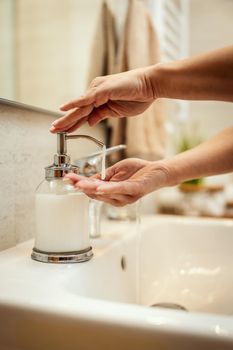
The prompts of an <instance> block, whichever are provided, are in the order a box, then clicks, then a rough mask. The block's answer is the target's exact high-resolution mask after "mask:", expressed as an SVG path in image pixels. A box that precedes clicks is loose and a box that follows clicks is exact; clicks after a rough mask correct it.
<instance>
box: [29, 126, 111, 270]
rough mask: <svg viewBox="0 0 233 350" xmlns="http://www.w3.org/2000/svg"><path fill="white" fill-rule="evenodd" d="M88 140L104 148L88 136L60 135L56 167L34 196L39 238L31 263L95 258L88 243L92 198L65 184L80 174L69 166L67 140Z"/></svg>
mask: <svg viewBox="0 0 233 350" xmlns="http://www.w3.org/2000/svg"><path fill="white" fill-rule="evenodd" d="M76 138H87V139H89V140H92V141H94V142H95V143H96V144H98V145H99V146H100V147H103V146H104V144H103V143H102V142H100V141H98V140H96V139H95V138H93V137H91V136H88V135H68V134H67V133H65V132H62V133H58V134H57V154H55V155H54V163H53V164H52V165H50V166H48V167H46V168H45V180H44V181H43V182H42V183H41V184H40V185H39V186H38V188H37V190H36V194H35V212H36V237H35V245H34V248H33V251H32V254H31V257H32V259H34V260H37V261H41V262H51V263H54V262H55V263H65V262H83V261H87V260H89V259H91V257H92V256H93V252H92V248H91V246H90V240H89V225H88V215H89V212H88V210H89V198H88V197H87V196H86V195H85V194H84V193H82V192H80V191H78V190H77V189H75V188H74V187H73V185H72V184H70V183H67V182H65V181H63V177H64V175H65V174H68V173H71V172H73V173H76V174H78V173H79V167H78V166H77V165H73V164H71V163H70V157H69V155H67V140H68V139H76Z"/></svg>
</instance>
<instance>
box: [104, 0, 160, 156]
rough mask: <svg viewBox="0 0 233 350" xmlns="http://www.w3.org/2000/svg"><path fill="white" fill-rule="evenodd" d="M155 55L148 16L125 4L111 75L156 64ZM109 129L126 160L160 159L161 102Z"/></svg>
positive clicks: (114, 122) (157, 56) (113, 121)
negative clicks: (121, 144) (113, 69)
mask: <svg viewBox="0 0 233 350" xmlns="http://www.w3.org/2000/svg"><path fill="white" fill-rule="evenodd" d="M159 51H160V50H159V41H158V36H157V33H156V31H155V28H154V27H153V22H152V18H151V16H150V14H149V13H148V11H147V10H146V8H145V7H144V5H143V4H142V3H141V2H139V1H138V0H129V6H128V12H127V16H126V20H125V26H124V30H123V33H122V38H120V41H119V50H118V54H117V60H116V69H115V72H123V71H127V70H131V69H135V68H139V67H145V66H149V65H152V64H156V63H158V62H159V61H160V53H159ZM109 125H111V127H112V139H111V145H117V144H119V143H125V144H126V145H127V150H126V152H127V156H128V157H139V158H143V159H147V160H157V159H161V158H162V157H163V156H164V154H165V142H166V135H165V128H164V105H163V102H162V101H161V100H157V101H155V102H154V103H153V104H152V105H151V106H150V107H149V108H148V109H147V110H146V111H145V112H144V113H142V114H141V115H138V116H136V117H130V118H126V119H125V118H124V119H111V120H109ZM116 160H118V159H117V155H116V156H115V158H114V161H116Z"/></svg>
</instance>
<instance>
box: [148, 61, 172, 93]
mask: <svg viewBox="0 0 233 350" xmlns="http://www.w3.org/2000/svg"><path fill="white" fill-rule="evenodd" d="M145 77H146V80H147V84H148V86H149V87H150V89H151V91H152V93H153V99H154V100H156V99H157V98H163V97H167V96H166V95H167V93H166V91H167V86H166V85H167V84H168V81H169V74H168V72H167V66H166V64H165V63H158V64H156V65H154V66H149V67H147V69H146V71H145Z"/></svg>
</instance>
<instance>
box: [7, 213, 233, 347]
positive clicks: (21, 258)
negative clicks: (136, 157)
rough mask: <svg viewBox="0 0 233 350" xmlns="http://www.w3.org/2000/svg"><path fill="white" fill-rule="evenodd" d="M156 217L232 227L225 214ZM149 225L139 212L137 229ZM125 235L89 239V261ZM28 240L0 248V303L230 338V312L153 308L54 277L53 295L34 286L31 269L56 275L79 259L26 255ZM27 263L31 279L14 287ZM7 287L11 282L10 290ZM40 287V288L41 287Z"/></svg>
mask: <svg viewBox="0 0 233 350" xmlns="http://www.w3.org/2000/svg"><path fill="white" fill-rule="evenodd" d="M153 220H154V218H153ZM156 220H160V221H161V222H163V221H164V220H166V221H167V222H169V221H171V222H181V223H182V222H186V223H189V224H190V225H192V224H194V223H195V224H196V225H198V224H199V223H200V224H201V225H203V223H204V224H206V225H226V226H230V227H232V228H233V222H232V221H231V220H221V221H220V220H209V219H197V218H180V217H177V218H174V217H169V216H166V217H164V216H158V217H157V218H156ZM113 225H114V226H116V223H115V222H114V223H113ZM149 225H151V217H144V218H143V225H142V230H143V226H147V227H148V226H149ZM119 227H121V228H122V229H123V228H124V223H120V224H119ZM129 235H131V233H127V235H126V234H118V236H117V235H115V232H114V239H113V238H112V237H111V236H110V238H109V237H106V238H105V237H104V238H103V239H102V240H101V241H93V242H92V245H93V247H94V248H95V254H96V257H94V259H93V260H92V263H95V259H98V256H99V257H101V255H102V254H104V252H106V251H107V250H108V249H111V248H112V247H113V246H114V245H117V244H119V241H122V240H125V239H127V238H128V237H129ZM32 246H33V241H28V242H25V243H22V244H19V245H18V246H16V247H13V248H11V249H8V250H6V251H3V252H1V253H0V273H1V275H2V287H1V289H0V305H2V306H3V307H9V308H19V309H25V310H33V311H38V312H40V313H47V314H49V313H53V314H59V315H60V316H63V317H69V318H72V319H80V318H82V319H86V320H92V321H95V322H104V323H108V324H109V323H112V324H113V325H114V324H121V325H123V326H124V325H125V326H128V327H135V328H139V327H140V328H141V327H143V328H144V329H147V330H148V331H153V330H155V329H160V330H162V331H165V332H178V333H186V334H198V335H203V336H204V337H208V336H211V337H218V338H219V337H222V338H227V339H229V340H231V341H233V318H232V317H230V316H224V315H213V314H211V315H209V314H202V313H195V312H192V313H184V312H182V311H174V310H164V309H156V310H155V309H150V308H147V307H144V306H139V305H129V304H125V303H119V302H111V301H104V300H99V299H94V298H93V299H92V298H86V297H83V296H77V295H72V294H69V293H67V291H66V289H64V288H63V287H62V283H61V280H57V281H55V282H56V283H55V285H54V287H55V289H56V294H55V295H54V291H53V289H52V288H44V287H43V288H44V289H43V288H42V289H41V290H39V291H38V290H37V287H38V285H39V284H41V283H42V282H43V281H42V280H40V281H38V280H37V277H36V271H40V270H44V269H45V268H46V270H48V271H49V270H53V271H58V272H59V273H61V275H62V274H63V273H66V271H67V270H69V269H78V268H80V266H81V265H79V264H72V265H49V264H47V265H45V264H41V263H38V262H35V261H32V260H31V259H30V252H31V248H32ZM19 262H21V263H22V262H23V263H22V265H20V266H21V267H20V268H25V270H23V271H21V275H19V276H18V275H16V274H15V272H14V269H15V266H17V263H19ZM15 264H16V265H15ZM83 266H84V265H83ZM27 269H34V270H35V279H34V280H33V279H30V280H28V281H27V286H28V287H27V288H26V289H24V290H21V291H20V290H19V288H18V282H19V280H20V279H21V278H22V276H23V275H24V273H25V271H26V270H27ZM16 270H17V268H16ZM12 271H13V272H12ZM3 273H4V274H3ZM9 276H10V277H9ZM56 287H59V293H57V288H56ZM9 288H11V291H10V290H9ZM43 290H44V292H43V293H42V291H43ZM38 293H39V294H40V296H41V298H40V299H38V298H37V297H38ZM41 293H42V294H43V296H42V294H41Z"/></svg>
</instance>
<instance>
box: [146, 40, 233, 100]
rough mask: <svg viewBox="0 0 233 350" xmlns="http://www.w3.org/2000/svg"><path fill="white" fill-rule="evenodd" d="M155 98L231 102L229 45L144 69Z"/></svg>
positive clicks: (232, 70) (231, 50)
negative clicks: (146, 70) (146, 71)
mask: <svg viewBox="0 0 233 350" xmlns="http://www.w3.org/2000/svg"><path fill="white" fill-rule="evenodd" d="M148 76H149V80H150V84H151V86H152V88H153V90H154V96H155V97H165V98H172V99H185V100H220V101H229V102H232V101H233V46H229V47H225V48H223V49H219V50H216V51H212V52H208V53H205V54H202V55H198V56H196V57H193V58H188V59H184V60H180V61H175V62H169V63H161V64H158V65H155V66H152V67H150V68H149V69H148Z"/></svg>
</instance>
